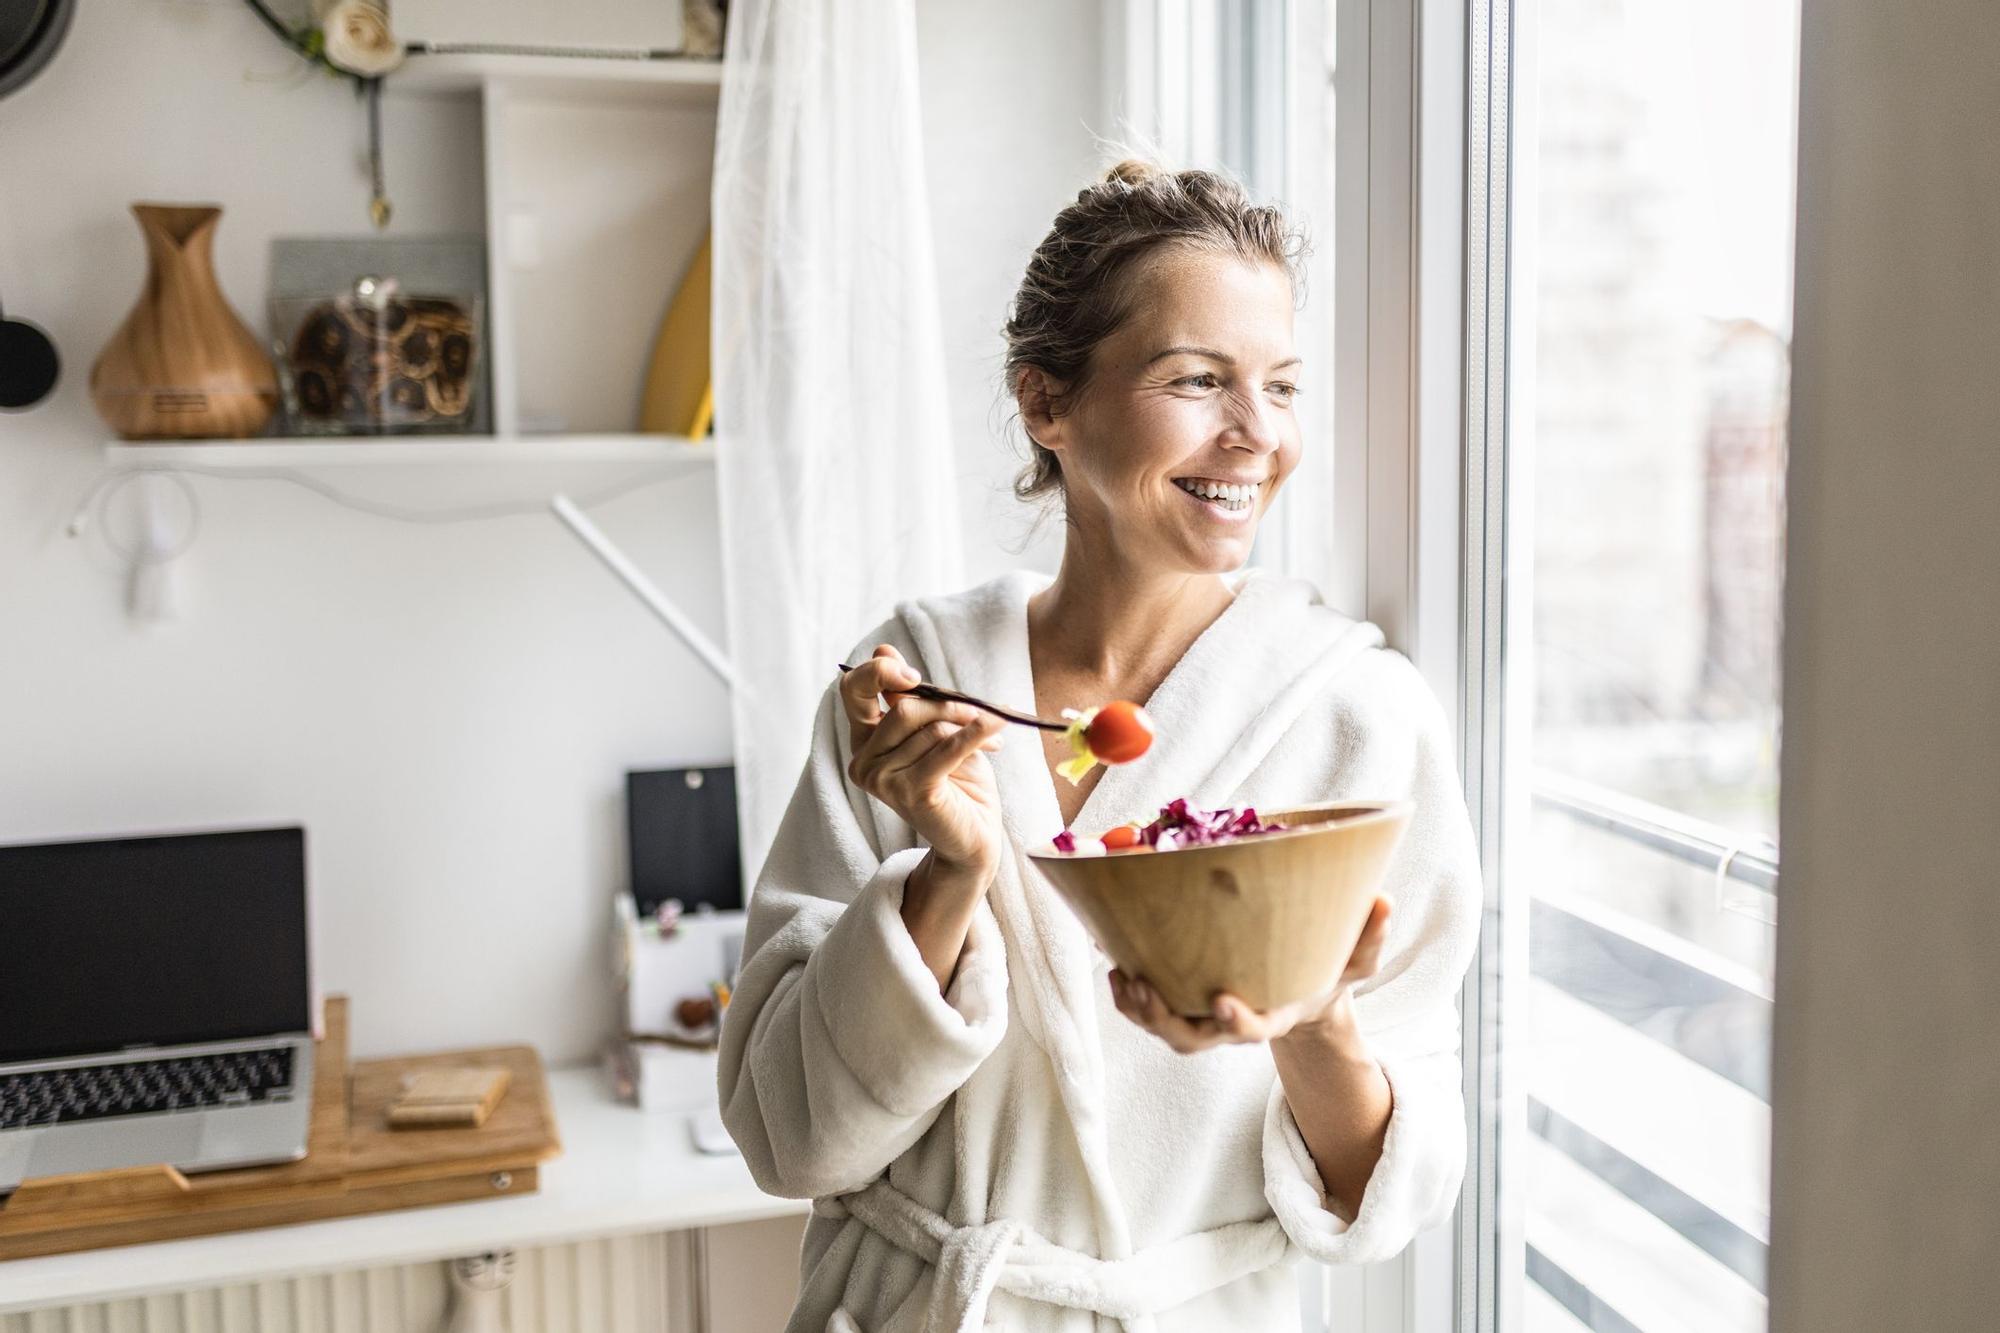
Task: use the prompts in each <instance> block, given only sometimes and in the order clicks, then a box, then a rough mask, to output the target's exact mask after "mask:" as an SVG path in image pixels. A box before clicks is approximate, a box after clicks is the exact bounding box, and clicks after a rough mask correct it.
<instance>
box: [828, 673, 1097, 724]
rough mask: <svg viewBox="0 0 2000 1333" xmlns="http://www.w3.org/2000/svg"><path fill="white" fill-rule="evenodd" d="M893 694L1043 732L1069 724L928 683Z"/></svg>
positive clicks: (924, 682) (912, 686) (923, 682)
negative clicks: (979, 711)
mask: <svg viewBox="0 0 2000 1333" xmlns="http://www.w3.org/2000/svg"><path fill="white" fill-rule="evenodd" d="M852 670H854V668H853V667H851V666H849V665H848V664H847V663H845V662H842V663H841V664H840V673H841V674H842V675H843V676H844V675H846V674H847V673H848V672H850V671H852ZM895 693H897V694H914V695H916V696H917V697H918V698H919V699H933V700H938V701H941V702H944V703H954V704H971V705H972V706H973V707H974V708H983V709H985V710H986V711H987V712H989V713H992V714H993V715H994V716H996V717H1004V718H1006V719H1007V720H1008V721H1009V722H1018V723H1020V724H1021V725H1022V726H1024V727H1039V728H1041V729H1042V730H1043V731H1068V730H1069V723H1067V722H1051V721H1049V720H1048V719H1047V718H1045V717H1036V716H1035V715H1034V714H1033V713H1023V712H1020V711H1018V710H1016V709H1013V708H1003V707H1001V706H1000V705H999V704H995V703H988V702H987V701H986V700H984V699H975V698H974V697H973V696H971V695H969V694H961V693H959V692H958V691H957V690H948V689H946V688H945V687H944V686H942V685H933V684H931V683H930V682H929V681H922V682H919V683H918V684H915V685H911V686H909V687H907V688H905V689H900V690H897V691H895Z"/></svg>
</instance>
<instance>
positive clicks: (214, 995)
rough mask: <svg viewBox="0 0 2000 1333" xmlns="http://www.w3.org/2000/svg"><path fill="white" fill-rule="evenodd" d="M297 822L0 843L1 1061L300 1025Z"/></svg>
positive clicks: (302, 911)
mask: <svg viewBox="0 0 2000 1333" xmlns="http://www.w3.org/2000/svg"><path fill="white" fill-rule="evenodd" d="M310 989H311V981H310V978H309V974H308V971H307V962H306V839H305V830H304V829H302V828H270V829H245V830H240V831H230V832H219V833H189V834H177V835H171V836H165V837H142V838H113V839H106V840H100V841H88V842H59V843H41V844H36V845H31V846H12V847H0V1062H5V1061H14V1060H37V1059H48V1058H53V1057H57V1056H70V1055H93V1054H99V1053H104V1052H115V1051H119V1050H122V1049H124V1048H126V1047H128V1046H140V1045H159V1046H166V1045H177V1044H184V1043H188V1042H203V1041H226V1040H230V1039H233V1038H239V1037H262V1036H271V1035H275V1034H278V1033H287V1032H305V1031H307V1030H309V1029H310V1028H311V1026H312V1023H311V1016H310V1009H311V998H310Z"/></svg>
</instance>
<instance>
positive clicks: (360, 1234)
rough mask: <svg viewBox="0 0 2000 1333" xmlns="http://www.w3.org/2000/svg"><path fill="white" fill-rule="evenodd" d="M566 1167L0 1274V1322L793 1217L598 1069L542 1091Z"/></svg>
mask: <svg viewBox="0 0 2000 1333" xmlns="http://www.w3.org/2000/svg"><path fill="white" fill-rule="evenodd" d="M549 1087H550V1091H551V1093H552V1094H553V1096H554V1098H555V1107H556V1124H557V1126H558V1128H559V1130H560V1131H561V1134H562V1141H563V1154H562V1156H560V1157H558V1158H556V1159H555V1160H554V1161H551V1162H547V1163H545V1164H544V1165H543V1166H542V1169H541V1189H540V1190H539V1191H538V1192H537V1193H535V1194H531V1195H523V1196H521V1197H518V1198H511V1199H480V1200H476V1201H474V1202H470V1203H455V1204H446V1205H443V1206H441V1207H436V1208H412V1209H405V1210H402V1211H398V1212H390V1213H371V1214H368V1215H366V1216H363V1217H345V1218H339V1219H337V1220H334V1221H330V1222H307V1223H301V1224H300V1225H297V1226H286V1227H265V1228H261V1229H258V1230H254V1231H231V1232H225V1233H223V1234H222V1235H219V1236H202V1237H198V1238H195V1239H192V1240H172V1241H160V1242H157V1243H155V1244H150V1245H125V1246H120V1247H118V1248H115V1249H107V1250H86V1251H83V1252H81V1253H77V1254H58V1255H50V1256H49V1257H47V1258H42V1259H15V1260H11V1261H4V1262H0V1314H12V1313H16V1312H19V1311H25V1310H35V1309H42V1308H46V1307H49V1306H59V1305H70V1304H74V1303H77V1302H80V1301H99V1300H110V1299H115V1298H119V1297H129V1296H145V1295H152V1294H155V1293H158V1292H165V1291H182V1290H186V1289H189V1288H195V1287H211V1286H219V1285H223V1284H227V1283H236V1282H254V1281H264V1280H269V1279H274V1278H287V1277H296V1276H298V1275H300V1274H303V1273H321V1272H331V1271H338V1270H341V1269H348V1268H367V1267H373V1266H376V1265H383V1264H410V1263H426V1262H430V1261H432V1260H437V1259H450V1258H456V1257H458V1256H460V1255H470V1254H479V1253H481V1252H482V1251H486V1250H494V1249H502V1248H513V1249H527V1248H531V1247H533V1246H537V1245H556V1244H563V1243H566V1242H570V1241H578V1240H590V1239H594V1238H598V1237H604V1236H614V1235H621V1234H631V1233H637V1232H654V1231H682V1230H687V1229H691V1228H696V1227H713V1226H723V1225H726V1224H728V1223H731V1222H748V1221H755V1220H758V1219H762V1218H769V1217H782V1216H786V1215H788V1214H803V1213H804V1212H805V1211H806V1209H807V1207H808V1205H807V1203H806V1202H805V1201H804V1200H801V1199H778V1198H773V1197H772V1196H770V1195H768V1194H765V1193H764V1192H763V1191H762V1190H760V1189H758V1188H757V1186H756V1184H755V1183H753V1182H752V1181H751V1179H750V1172H749V1170H748V1169H747V1168H746V1167H745V1166H744V1165H743V1159H742V1158H740V1157H710V1156H706V1155H704V1154H702V1153H698V1152H696V1151H695V1149H694V1141H693V1139H692V1137H691V1136H690V1133H689V1125H688V1121H689V1117H688V1116H687V1115H686V1114H684V1113H676V1112H647V1111H640V1110H637V1109H635V1108H633V1107H630V1106H624V1105H621V1104H620V1103H618V1102H615V1101H613V1100H612V1099H611V1096H610V1094H609V1092H607V1091H606V1089H605V1087H604V1079H603V1077H602V1075H601V1074H600V1073H599V1072H598V1071H597V1070H596V1069H595V1068H585V1069H559V1070H555V1071H553V1072H552V1074H551V1075H550V1078H549Z"/></svg>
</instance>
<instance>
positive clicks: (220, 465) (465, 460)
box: [104, 434, 715, 471]
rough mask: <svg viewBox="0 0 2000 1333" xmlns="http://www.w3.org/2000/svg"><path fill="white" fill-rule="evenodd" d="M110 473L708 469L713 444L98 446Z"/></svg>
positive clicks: (421, 438)
mask: <svg viewBox="0 0 2000 1333" xmlns="http://www.w3.org/2000/svg"><path fill="white" fill-rule="evenodd" d="M104 461H105V463H106V464H108V465H109V466H111V467H115V468H198V469H201V470H203V471H208V470H217V471H220V470H237V469H240V470H244V471H260V470H265V469H299V468H321V467H338V468H353V467H369V466H385V465H386V466H392V467H406V466H410V465H412V464H429V465H455V466H471V467H488V466H502V465H519V464H543V463H559V464H564V465H568V464H575V463H615V464H642V465H651V464H658V465H660V466H662V467H676V468H685V469H687V470H689V471H694V470H698V469H701V468H706V467H710V466H713V464H714V462H715V446H714V442H713V441H712V440H708V439H701V440H690V439H687V438H686V437H684V436H678V435H639V434H631V435H615V434H603V435H514V436H498V435H395V436H370V437H364V438H345V439H290V438H288V439H265V440H197V441H189V442H186V443H172V444H169V443H145V442H139V443H127V442H125V441H122V440H114V441H110V442H108V443H106V444H105V446H104Z"/></svg>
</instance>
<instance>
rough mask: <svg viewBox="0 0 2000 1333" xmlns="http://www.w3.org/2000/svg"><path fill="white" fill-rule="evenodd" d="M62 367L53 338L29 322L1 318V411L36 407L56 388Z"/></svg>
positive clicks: (0, 315)
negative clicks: (51, 339)
mask: <svg viewBox="0 0 2000 1333" xmlns="http://www.w3.org/2000/svg"><path fill="white" fill-rule="evenodd" d="M61 370H62V363H61V361H60V360H59V359H58V358H57V356H56V345H55V344H54V343H52V342H50V341H49V335H48V334H46V333H43V332H42V331H41V330H40V329H38V328H36V327H35V326H34V325H33V324H30V323H29V322H28V321H27V320H25V319H8V318H7V317H6V316H5V315H4V314H0V411H5V412H16V411H19V410H20V409H22V408H24V407H33V406H34V405H35V404H36V403H39V402H41V401H42V399H44V398H46V397H48V396H49V390H51V389H53V388H55V387H56V376H57V375H58V374H60V373H61Z"/></svg>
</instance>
